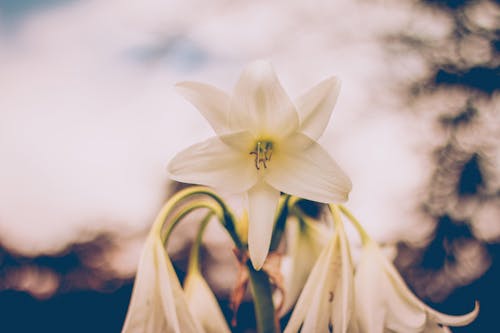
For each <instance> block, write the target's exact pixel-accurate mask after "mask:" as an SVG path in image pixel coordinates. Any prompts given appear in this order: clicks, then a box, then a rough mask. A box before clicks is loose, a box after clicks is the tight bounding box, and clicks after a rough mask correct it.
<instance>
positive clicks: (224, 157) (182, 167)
mask: <svg viewBox="0 0 500 333" xmlns="http://www.w3.org/2000/svg"><path fill="white" fill-rule="evenodd" d="M241 135H242V134H240V133H237V134H230V135H226V136H223V137H222V138H223V139H221V138H219V137H214V138H211V139H208V140H206V141H204V142H201V143H198V144H195V145H193V146H191V147H189V148H187V149H186V150H184V151H182V152H180V153H179V154H177V155H176V156H175V157H174V158H173V159H172V160H171V161H170V163H169V165H168V171H169V172H170V176H171V178H172V179H174V180H177V181H180V182H184V183H192V184H200V185H207V186H212V187H214V188H217V189H221V190H225V191H228V192H231V193H241V192H244V191H246V190H248V189H249V188H250V187H252V186H253V185H254V184H255V182H256V181H257V170H256V169H255V165H254V159H253V158H252V156H251V155H250V154H249V153H247V152H242V151H239V150H236V149H234V148H232V147H230V146H228V145H227V144H225V143H224V142H223V141H222V140H233V141H235V142H240V137H241Z"/></svg>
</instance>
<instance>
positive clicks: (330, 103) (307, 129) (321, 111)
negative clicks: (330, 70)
mask: <svg viewBox="0 0 500 333" xmlns="http://www.w3.org/2000/svg"><path fill="white" fill-rule="evenodd" d="M339 91H340V80H339V79H337V78H336V77H331V78H329V79H326V80H324V81H322V82H320V83H319V84H318V85H316V86H315V87H313V88H312V89H311V90H309V91H308V92H307V93H305V94H304V95H302V96H301V97H299V98H298V99H297V101H296V102H295V105H296V106H297V111H298V113H299V118H300V129H299V130H300V131H301V132H302V133H304V134H305V135H307V136H308V137H310V138H311V139H313V140H316V139H318V138H319V137H320V136H321V135H322V134H323V132H324V131H325V128H326V126H327V125H328V121H329V120H330V116H331V114H332V111H333V107H334V106H335V103H336V102H337V96H338V95H339Z"/></svg>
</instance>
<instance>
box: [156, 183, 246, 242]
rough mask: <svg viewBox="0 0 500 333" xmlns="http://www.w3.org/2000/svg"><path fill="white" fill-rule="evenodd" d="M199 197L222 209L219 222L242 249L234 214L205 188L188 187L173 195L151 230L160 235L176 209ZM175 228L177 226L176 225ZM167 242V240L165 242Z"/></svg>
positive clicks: (215, 195)
mask: <svg viewBox="0 0 500 333" xmlns="http://www.w3.org/2000/svg"><path fill="white" fill-rule="evenodd" d="M197 195H206V196H208V197H209V198H211V199H212V200H214V201H215V202H216V203H217V205H218V206H219V207H220V209H221V211H222V214H220V216H219V220H220V221H221V223H222V225H223V226H224V228H225V229H226V230H227V232H228V233H229V235H230V236H231V239H232V240H233V242H234V244H235V245H236V247H238V248H240V249H242V248H243V244H242V242H241V240H240V238H239V236H238V233H237V232H236V228H235V222H234V221H235V219H234V216H233V214H232V212H231V211H230V210H229V208H228V207H227V205H226V204H225V203H224V201H223V200H222V199H221V198H220V197H219V196H218V195H217V194H216V193H215V192H214V191H212V190H211V189H209V188H206V187H203V186H192V187H188V188H186V189H183V190H181V191H179V192H177V193H176V194H175V195H173V196H172V197H171V198H170V200H168V201H167V203H165V205H163V207H162V208H161V210H160V212H159V213H158V216H157V217H156V219H155V221H154V223H153V226H152V228H151V232H153V233H157V234H160V233H161V230H162V229H163V226H164V224H165V221H166V220H167V219H168V217H169V215H170V214H172V212H173V211H174V208H176V206H177V205H178V204H179V203H180V202H181V201H184V200H187V199H189V198H190V197H193V196H197ZM177 222H178V219H176V222H175V224H176V223H177ZM174 226H175V225H174ZM174 226H172V227H171V228H169V229H170V231H168V232H167V235H166V236H167V237H168V236H169V234H170V233H171V229H173V227H174ZM165 241H166V240H165Z"/></svg>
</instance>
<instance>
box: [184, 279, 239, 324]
mask: <svg viewBox="0 0 500 333" xmlns="http://www.w3.org/2000/svg"><path fill="white" fill-rule="evenodd" d="M184 292H185V293H186V298H187V302H188V305H189V309H190V310H191V313H192V314H193V316H194V317H196V318H197V319H198V321H199V322H200V324H201V326H202V328H203V330H204V332H205V333H230V332H231V331H230V329H229V327H228V326H227V323H226V320H225V319H224V315H223V314H222V311H221V309H220V307H219V303H218V302H217V299H216V298H215V296H214V294H213V292H212V290H210V287H209V286H208V284H207V283H206V281H205V279H203V277H202V276H201V275H200V274H199V273H197V272H195V273H191V274H188V276H187V277H186V280H185V281H184Z"/></svg>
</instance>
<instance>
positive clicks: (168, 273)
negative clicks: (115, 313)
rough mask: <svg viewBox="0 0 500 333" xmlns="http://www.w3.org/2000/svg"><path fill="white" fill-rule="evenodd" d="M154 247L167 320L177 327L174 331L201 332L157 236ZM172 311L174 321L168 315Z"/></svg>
mask: <svg viewBox="0 0 500 333" xmlns="http://www.w3.org/2000/svg"><path fill="white" fill-rule="evenodd" d="M155 248H156V250H155V253H156V255H157V262H156V264H157V265H158V272H159V279H158V280H159V281H158V284H159V289H160V290H159V291H160V297H161V299H162V303H163V307H164V311H165V317H166V318H167V321H172V322H173V323H174V324H175V326H178V327H179V330H177V329H176V331H175V332H176V333H199V332H202V328H201V325H200V323H199V322H198V321H197V318H195V317H193V315H192V314H191V312H190V310H189V307H188V305H187V301H186V298H185V296H184V291H183V290H182V287H181V284H180V282H179V279H178V278H177V274H176V272H175V270H174V267H173V266H172V262H171V261H170V258H169V257H168V256H167V253H166V251H165V248H164V246H163V243H162V241H161V240H160V238H159V237H157V240H156V242H155ZM172 313H175V314H176V316H175V321H174V320H173V319H172V318H170V317H168V316H169V315H171V314H172Z"/></svg>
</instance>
